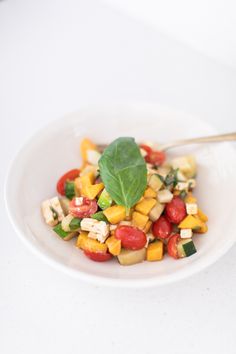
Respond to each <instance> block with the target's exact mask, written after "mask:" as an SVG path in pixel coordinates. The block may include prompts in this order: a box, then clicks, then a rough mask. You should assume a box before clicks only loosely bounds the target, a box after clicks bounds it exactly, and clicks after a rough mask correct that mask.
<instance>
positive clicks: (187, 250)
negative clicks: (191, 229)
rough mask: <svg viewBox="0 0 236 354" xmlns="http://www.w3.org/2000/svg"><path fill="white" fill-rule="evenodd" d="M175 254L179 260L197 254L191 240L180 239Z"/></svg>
mask: <svg viewBox="0 0 236 354" xmlns="http://www.w3.org/2000/svg"><path fill="white" fill-rule="evenodd" d="M177 252H178V256H179V258H183V257H189V256H191V255H193V254H194V253H196V252H197V250H196V248H195V245H194V243H193V240H192V239H191V238H189V239H181V240H179V241H178V243H177Z"/></svg>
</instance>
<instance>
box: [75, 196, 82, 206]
mask: <svg viewBox="0 0 236 354" xmlns="http://www.w3.org/2000/svg"><path fill="white" fill-rule="evenodd" d="M82 204H83V197H76V198H75V206H80V205H82Z"/></svg>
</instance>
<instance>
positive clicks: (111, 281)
mask: <svg viewBox="0 0 236 354" xmlns="http://www.w3.org/2000/svg"><path fill="white" fill-rule="evenodd" d="M134 105H135V106H136V107H137V106H141V107H149V108H150V107H154V108H155V109H157V108H158V107H159V108H160V107H161V108H162V109H163V108H164V109H165V110H167V111H169V112H172V113H175V114H176V113H178V114H181V113H183V115H186V113H184V112H181V111H180V110H175V109H170V108H169V107H165V106H164V105H159V104H156V103H150V104H149V103H147V102H145V103H141V102H138V103H137V102H136V103H132V104H129V103H122V104H119V103H118V104H117V103H115V106H119V107H122V108H125V109H129V108H132V107H133V106H134ZM110 107H114V104H106V105H104V104H90V105H86V106H83V107H81V109H78V110H77V111H74V112H70V113H68V114H64V115H63V116H62V117H60V118H57V119H53V120H52V121H51V122H50V123H47V124H45V125H44V126H43V127H41V128H40V129H38V130H37V131H36V132H35V133H34V134H32V135H31V136H30V137H29V138H28V139H26V140H25V141H24V142H23V143H22V144H21V145H20V146H19V148H18V149H17V150H16V152H15V154H13V157H12V158H11V160H10V162H9V165H8V168H7V172H6V176H5V180H4V202H5V206H6V211H7V215H8V218H9V220H10V223H11V225H12V227H13V229H14V231H15V233H16V234H17V235H18V237H19V239H20V240H21V241H22V242H23V243H24V244H25V245H26V247H27V248H28V249H29V250H31V252H32V253H33V254H35V255H36V256H37V257H38V258H39V259H41V260H42V261H43V262H45V263H46V264H48V265H50V266H51V267H53V268H54V269H57V270H60V271H62V272H63V273H64V274H67V275H69V276H71V277H72V278H74V279H81V280H83V281H85V282H88V283H93V284H95V285H103V286H109V287H118V288H149V287H157V286H161V285H166V284H170V283H175V282H178V281H180V280H183V279H185V278H187V277H190V276H192V275H195V274H197V273H199V272H201V271H202V270H203V269H205V268H207V267H209V266H211V265H213V264H214V263H215V262H216V261H217V260H218V259H220V258H221V257H222V256H223V255H224V254H225V253H226V252H227V251H228V250H229V249H230V248H231V247H232V246H233V244H234V243H235V242H236V236H234V237H233V236H232V237H231V238H229V239H228V240H227V241H226V242H225V243H224V245H223V247H220V248H218V251H217V252H215V253H214V254H212V255H211V256H210V257H208V258H206V259H205V261H204V262H201V263H196V264H194V265H192V266H191V268H189V267H185V269H184V270H183V269H182V270H181V272H179V273H173V275H172V274H170V275H168V277H166V278H165V277H163V278H158V277H151V278H146V279H137V278H135V279H132V280H131V279H127V278H123V279H122V278H106V277H103V276H100V275H97V274H96V275H95V274H88V273H86V272H83V271H81V270H79V269H72V268H70V267H69V266H67V265H64V264H62V263H60V261H57V260H55V259H52V258H51V257H50V256H49V255H46V254H45V253H44V252H43V250H41V249H39V248H37V247H36V246H35V245H34V244H33V243H31V242H30V241H29V240H28V239H27V238H26V237H25V235H24V232H22V231H21V229H20V227H18V225H17V221H15V219H14V215H13V212H12V210H11V207H10V203H9V199H8V192H9V188H10V186H9V179H10V175H11V171H12V169H13V166H14V162H15V160H16V159H17V158H18V157H19V156H20V155H21V153H22V152H23V151H24V150H25V149H26V148H27V146H28V145H29V144H30V143H31V141H33V140H35V139H36V138H39V137H40V135H41V134H42V133H43V132H44V131H46V130H48V129H50V128H51V127H52V126H54V124H55V122H57V123H62V122H64V121H65V117H66V119H67V124H70V122H71V120H72V119H73V117H74V116H76V115H78V114H81V112H83V110H87V109H89V110H91V111H92V110H94V109H95V108H100V109H101V108H103V109H104V108H105V109H106V110H108V109H109V108H110ZM187 115H188V116H190V115H189V114H187ZM195 119H197V121H198V122H199V123H202V124H204V125H205V126H208V127H209V128H210V129H211V130H214V131H216V129H215V127H214V126H212V125H211V124H209V123H208V122H205V121H204V120H203V119H200V118H199V117H197V118H196V117H195ZM227 144H228V146H229V148H231V149H232V151H234V153H236V151H235V149H234V148H233V146H232V144H231V143H227Z"/></svg>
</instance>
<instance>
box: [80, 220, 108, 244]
mask: <svg viewBox="0 0 236 354" xmlns="http://www.w3.org/2000/svg"><path fill="white" fill-rule="evenodd" d="M80 227H81V230H83V231H89V232H91V233H92V234H91V237H92V238H93V237H94V235H93V234H96V239H97V240H98V241H100V242H101V243H103V242H105V240H106V238H107V237H108V235H109V231H110V230H109V225H108V224H107V223H106V222H105V221H98V220H95V219H91V218H84V219H83V220H82V221H81V224H80ZM89 237H90V236H89Z"/></svg>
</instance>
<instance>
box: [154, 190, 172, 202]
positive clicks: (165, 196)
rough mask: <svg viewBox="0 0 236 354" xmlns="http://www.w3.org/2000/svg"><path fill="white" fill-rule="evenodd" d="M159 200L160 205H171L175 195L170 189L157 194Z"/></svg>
mask: <svg viewBox="0 0 236 354" xmlns="http://www.w3.org/2000/svg"><path fill="white" fill-rule="evenodd" d="M157 198H158V200H159V202H160V203H169V202H170V201H171V200H172V199H173V194H172V193H171V192H170V191H169V190H168V189H163V190H161V191H158V192H157Z"/></svg>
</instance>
